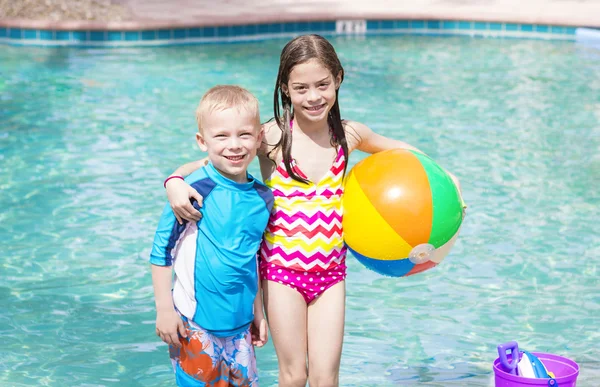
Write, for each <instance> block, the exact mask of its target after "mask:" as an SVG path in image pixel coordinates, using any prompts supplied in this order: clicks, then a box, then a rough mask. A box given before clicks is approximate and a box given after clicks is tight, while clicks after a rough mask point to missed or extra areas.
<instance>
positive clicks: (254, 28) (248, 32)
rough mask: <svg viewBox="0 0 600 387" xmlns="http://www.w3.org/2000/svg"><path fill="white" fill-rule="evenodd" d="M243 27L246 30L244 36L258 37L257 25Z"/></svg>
mask: <svg viewBox="0 0 600 387" xmlns="http://www.w3.org/2000/svg"><path fill="white" fill-rule="evenodd" d="M242 27H243V30H244V35H246V36H252V35H256V31H257V26H256V24H248V25H245V26H242Z"/></svg>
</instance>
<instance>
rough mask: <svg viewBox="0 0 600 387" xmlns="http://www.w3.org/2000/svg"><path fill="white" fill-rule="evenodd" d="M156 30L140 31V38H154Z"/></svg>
mask: <svg viewBox="0 0 600 387" xmlns="http://www.w3.org/2000/svg"><path fill="white" fill-rule="evenodd" d="M155 39H156V31H142V40H155Z"/></svg>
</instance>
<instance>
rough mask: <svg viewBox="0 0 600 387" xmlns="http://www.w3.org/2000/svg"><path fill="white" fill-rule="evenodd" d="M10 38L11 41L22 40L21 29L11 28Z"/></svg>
mask: <svg viewBox="0 0 600 387" xmlns="http://www.w3.org/2000/svg"><path fill="white" fill-rule="evenodd" d="M9 37H10V38H11V39H21V29H20V28H9Z"/></svg>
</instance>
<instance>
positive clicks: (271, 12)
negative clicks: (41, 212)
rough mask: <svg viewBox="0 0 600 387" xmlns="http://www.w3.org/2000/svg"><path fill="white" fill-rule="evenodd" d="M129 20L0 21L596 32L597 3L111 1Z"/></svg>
mask: <svg viewBox="0 0 600 387" xmlns="http://www.w3.org/2000/svg"><path fill="white" fill-rule="evenodd" d="M113 1H114V2H115V3H118V4H121V5H123V6H125V7H127V8H128V9H129V10H130V12H131V20H128V21H120V22H100V21H46V20H24V19H0V27H8V28H34V29H52V30H143V29H156V28H175V27H198V26H219V25H236V24H249V23H279V22H293V21H308V20H350V19H377V20H385V19H394V20H467V21H485V22H506V23H525V24H545V25H558V26H574V27H599V28H600V1H597V0H596V1H595V0H411V1H410V2H408V1H392V0H367V1H359V0H319V1H317V0H259V1H252V0H246V1H244V0H222V1H216V2H215V1H214V0H170V1H168V2H166V1H162V0H113Z"/></svg>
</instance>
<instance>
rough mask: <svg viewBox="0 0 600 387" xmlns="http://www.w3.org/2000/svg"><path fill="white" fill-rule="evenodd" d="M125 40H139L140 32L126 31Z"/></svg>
mask: <svg viewBox="0 0 600 387" xmlns="http://www.w3.org/2000/svg"><path fill="white" fill-rule="evenodd" d="M125 40H127V41H130V42H131V41H135V40H140V32H139V31H127V32H125Z"/></svg>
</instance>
